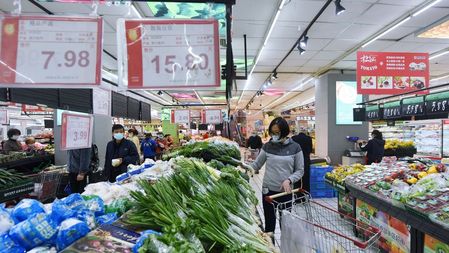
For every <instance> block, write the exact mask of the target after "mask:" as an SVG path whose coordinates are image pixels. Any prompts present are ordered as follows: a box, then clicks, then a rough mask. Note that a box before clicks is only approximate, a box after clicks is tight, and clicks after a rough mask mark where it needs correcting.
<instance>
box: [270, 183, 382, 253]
mask: <svg viewBox="0 0 449 253" xmlns="http://www.w3.org/2000/svg"><path fill="white" fill-rule="evenodd" d="M286 195H288V193H280V194H276V195H272V196H268V197H266V198H265V200H266V201H268V202H269V203H271V204H272V205H273V206H274V208H275V212H276V217H277V218H278V219H279V221H280V224H281V243H280V244H281V245H280V249H281V252H282V253H310V252H314V253H328V252H335V253H337V252H338V253H344V252H379V247H378V244H377V241H378V240H379V238H380V235H381V231H380V229H378V228H375V227H373V226H370V225H369V224H366V223H363V222H361V221H356V220H355V219H353V218H352V217H350V216H347V215H344V214H342V213H339V212H338V211H336V210H333V209H331V208H329V207H326V206H324V205H322V204H319V203H317V202H315V201H313V200H311V198H310V194H309V193H307V192H306V191H304V190H302V189H296V190H293V191H292V198H291V200H289V201H287V202H277V201H276V200H275V199H276V198H280V197H284V198H285V196H286ZM341 217H344V218H341ZM355 231H357V232H355Z"/></svg>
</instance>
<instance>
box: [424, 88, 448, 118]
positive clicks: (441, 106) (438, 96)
mask: <svg viewBox="0 0 449 253" xmlns="http://www.w3.org/2000/svg"><path fill="white" fill-rule="evenodd" d="M447 112H449V91H446V92H440V93H435V94H430V95H427V96H426V113H427V114H437V113H447Z"/></svg>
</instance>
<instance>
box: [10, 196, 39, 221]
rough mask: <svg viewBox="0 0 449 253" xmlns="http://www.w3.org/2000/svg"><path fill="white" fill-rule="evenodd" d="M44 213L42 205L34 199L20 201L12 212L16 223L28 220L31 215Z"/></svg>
mask: <svg viewBox="0 0 449 253" xmlns="http://www.w3.org/2000/svg"><path fill="white" fill-rule="evenodd" d="M37 213H45V209H44V205H43V204H42V203H41V202H39V201H37V200H35V199H22V200H21V201H20V202H19V203H18V204H17V205H16V206H15V207H14V210H13V216H14V217H15V218H16V219H17V221H18V222H21V221H24V220H26V219H28V217H30V216H31V215H33V214H37Z"/></svg>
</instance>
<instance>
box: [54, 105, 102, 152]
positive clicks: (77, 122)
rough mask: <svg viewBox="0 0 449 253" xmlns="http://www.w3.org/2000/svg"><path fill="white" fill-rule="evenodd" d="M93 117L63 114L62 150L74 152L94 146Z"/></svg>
mask: <svg viewBox="0 0 449 253" xmlns="http://www.w3.org/2000/svg"><path fill="white" fill-rule="evenodd" d="M93 122H94V119H93V117H92V115H77V114H70V113H63V114H62V126H61V149H62V150H72V149H81V148H90V147H91V146H92V130H93Z"/></svg>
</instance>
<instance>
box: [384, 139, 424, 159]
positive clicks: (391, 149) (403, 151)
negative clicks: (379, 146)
mask: <svg viewBox="0 0 449 253" xmlns="http://www.w3.org/2000/svg"><path fill="white" fill-rule="evenodd" d="M384 148H385V153H384V155H385V156H396V157H406V156H410V157H412V156H413V155H414V154H416V148H415V144H414V142H413V141H401V140H398V139H389V140H386V141H385V146H384Z"/></svg>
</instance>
